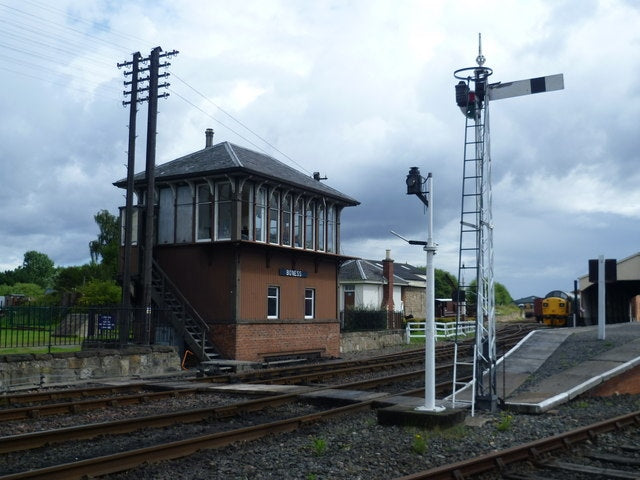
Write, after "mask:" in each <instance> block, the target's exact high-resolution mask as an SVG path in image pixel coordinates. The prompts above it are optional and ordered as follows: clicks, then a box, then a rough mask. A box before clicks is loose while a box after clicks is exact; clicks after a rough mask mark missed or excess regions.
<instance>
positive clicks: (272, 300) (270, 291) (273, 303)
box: [267, 286, 280, 318]
mask: <svg viewBox="0 0 640 480" xmlns="http://www.w3.org/2000/svg"><path fill="white" fill-rule="evenodd" d="M279 310H280V287H275V286H270V287H268V288H267V318H278V313H279Z"/></svg>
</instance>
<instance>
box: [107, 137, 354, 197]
mask: <svg viewBox="0 0 640 480" xmlns="http://www.w3.org/2000/svg"><path fill="white" fill-rule="evenodd" d="M239 173H241V174H252V175H255V176H256V177H258V178H263V179H266V180H273V181H277V182H278V183H285V184H287V185H292V186H295V187H298V188H300V189H301V190H304V191H310V192H315V193H318V194H321V195H324V196H327V197H330V198H333V199H336V200H339V201H341V202H343V203H345V204H347V205H359V203H360V202H358V201H357V200H355V199H353V198H352V197H350V196H348V195H345V194H343V193H341V192H339V191H338V190H335V189H333V188H331V187H329V186H327V185H326V184H324V183H322V182H321V181H319V180H316V179H314V178H313V177H310V176H308V175H305V174H303V173H301V172H299V171H298V170H296V169H294V168H291V167H289V166H288V165H285V164H284V163H282V162H280V161H279V160H276V159H275V158H273V157H270V156H269V155H265V154H262V153H259V152H255V151H253V150H249V149H247V148H243V147H240V146H238V145H234V144H232V143H229V142H221V143H218V144H216V145H213V146H210V147H205V148H204V149H202V150H199V151H197V152H193V153H190V154H188V155H184V156H183V157H180V158H177V159H175V160H172V161H169V162H167V163H163V164H161V165H157V166H156V168H155V180H156V182H158V183H162V182H172V181H179V180H187V179H196V178H202V177H208V176H217V175H224V174H226V175H233V174H239ZM134 183H135V184H136V186H143V185H144V184H145V183H146V179H145V172H144V171H143V172H140V173H137V174H136V175H135V177H134ZM114 185H115V186H117V187H120V188H126V179H122V180H118V181H117V182H114Z"/></svg>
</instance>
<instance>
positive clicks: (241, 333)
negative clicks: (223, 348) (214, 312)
mask: <svg viewBox="0 0 640 480" xmlns="http://www.w3.org/2000/svg"><path fill="white" fill-rule="evenodd" d="M236 328H237V331H236V351H235V356H234V358H235V359H236V360H246V361H253V362H255V361H262V360H263V359H264V358H265V357H268V356H273V355H287V354H295V353H304V352H310V351H320V352H321V355H322V356H323V357H337V356H339V355H340V324H339V323H338V322H337V321H328V322H318V321H315V322H313V323H311V322H309V323H275V322H265V323H250V324H239V325H237V326H236Z"/></svg>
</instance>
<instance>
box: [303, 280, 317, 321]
mask: <svg viewBox="0 0 640 480" xmlns="http://www.w3.org/2000/svg"><path fill="white" fill-rule="evenodd" d="M315 316H316V289H315V288H305V289H304V318H305V319H306V320H308V319H312V318H315Z"/></svg>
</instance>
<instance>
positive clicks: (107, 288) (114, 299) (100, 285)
mask: <svg viewBox="0 0 640 480" xmlns="http://www.w3.org/2000/svg"><path fill="white" fill-rule="evenodd" d="M79 291H80V293H81V294H82V296H81V297H80V299H79V300H78V304H79V305H82V306H87V307H88V306H99V305H116V304H118V303H119V302H120V298H121V297H122V289H121V288H120V287H119V286H118V285H116V282H115V281H113V280H91V281H90V282H88V283H86V284H85V285H83V286H82V287H80V288H79Z"/></svg>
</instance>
